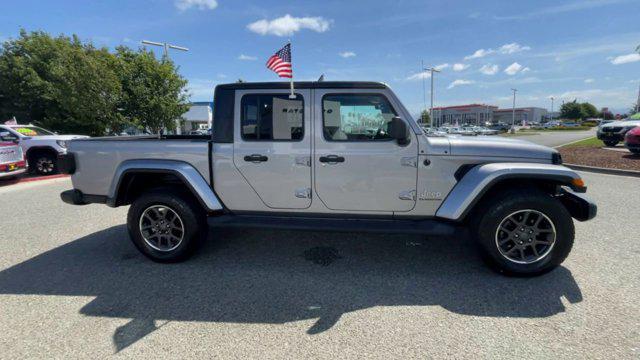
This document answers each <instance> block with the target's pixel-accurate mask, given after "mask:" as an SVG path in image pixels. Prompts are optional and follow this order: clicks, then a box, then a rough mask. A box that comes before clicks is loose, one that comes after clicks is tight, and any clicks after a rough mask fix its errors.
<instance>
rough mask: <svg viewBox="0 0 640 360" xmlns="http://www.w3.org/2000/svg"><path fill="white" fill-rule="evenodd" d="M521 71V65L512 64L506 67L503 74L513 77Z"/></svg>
mask: <svg viewBox="0 0 640 360" xmlns="http://www.w3.org/2000/svg"><path fill="white" fill-rule="evenodd" d="M521 69H522V65H520V64H518V63H517V62H514V63H513V64H511V65H509V66H507V68H506V69H504V72H505V74H507V75H515V74H517V73H518V71H520V70H521Z"/></svg>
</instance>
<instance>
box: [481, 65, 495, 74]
mask: <svg viewBox="0 0 640 360" xmlns="http://www.w3.org/2000/svg"><path fill="white" fill-rule="evenodd" d="M499 70H500V68H499V67H498V65H491V64H486V65H482V67H481V68H480V72H481V73H483V74H485V75H495V74H497V73H498V71H499Z"/></svg>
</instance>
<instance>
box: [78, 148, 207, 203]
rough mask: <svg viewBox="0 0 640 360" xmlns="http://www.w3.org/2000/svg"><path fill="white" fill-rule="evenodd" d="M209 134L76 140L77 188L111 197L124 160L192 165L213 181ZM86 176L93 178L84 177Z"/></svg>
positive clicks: (84, 191) (205, 177) (87, 192)
mask: <svg viewBox="0 0 640 360" xmlns="http://www.w3.org/2000/svg"><path fill="white" fill-rule="evenodd" d="M210 138H211V137H210V136H207V135H170V136H163V137H162V138H160V139H158V137H157V136H113V137H98V138H89V139H81V140H73V141H71V142H70V144H69V152H71V153H74V154H75V155H76V156H75V158H76V171H75V173H74V174H73V176H72V177H71V180H72V182H73V187H74V188H75V189H78V190H80V191H82V192H83V193H86V194H94V195H107V193H108V191H109V187H110V186H111V182H112V180H113V176H114V174H115V172H116V169H117V167H118V166H119V165H120V164H121V163H122V162H124V161H127V160H136V159H145V160H149V159H158V160H175V161H184V162H186V163H189V164H191V165H192V166H193V167H194V168H196V170H198V172H199V173H200V175H202V177H203V178H204V179H205V181H206V182H207V183H210V182H209V140H210ZM83 173H87V174H90V175H87V176H82V174H83Z"/></svg>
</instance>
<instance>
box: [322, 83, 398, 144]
mask: <svg viewBox="0 0 640 360" xmlns="http://www.w3.org/2000/svg"><path fill="white" fill-rule="evenodd" d="M322 113H323V119H322V121H323V132H324V138H325V139H326V140H328V141H385V140H393V138H392V137H391V135H390V134H389V132H388V131H387V130H388V127H389V123H390V122H391V119H393V117H394V116H396V115H397V113H396V112H395V110H393V108H392V107H391V104H390V103H389V101H388V100H387V98H385V97H384V96H382V95H379V94H335V95H332V94H328V95H325V96H324V97H323V98H322Z"/></svg>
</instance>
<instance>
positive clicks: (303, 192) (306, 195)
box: [295, 188, 311, 199]
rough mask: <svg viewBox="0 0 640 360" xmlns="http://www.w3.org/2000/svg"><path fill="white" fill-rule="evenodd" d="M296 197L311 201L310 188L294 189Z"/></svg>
mask: <svg viewBox="0 0 640 360" xmlns="http://www.w3.org/2000/svg"><path fill="white" fill-rule="evenodd" d="M295 194H296V197H297V198H301V199H311V188H301V189H296V191H295Z"/></svg>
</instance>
